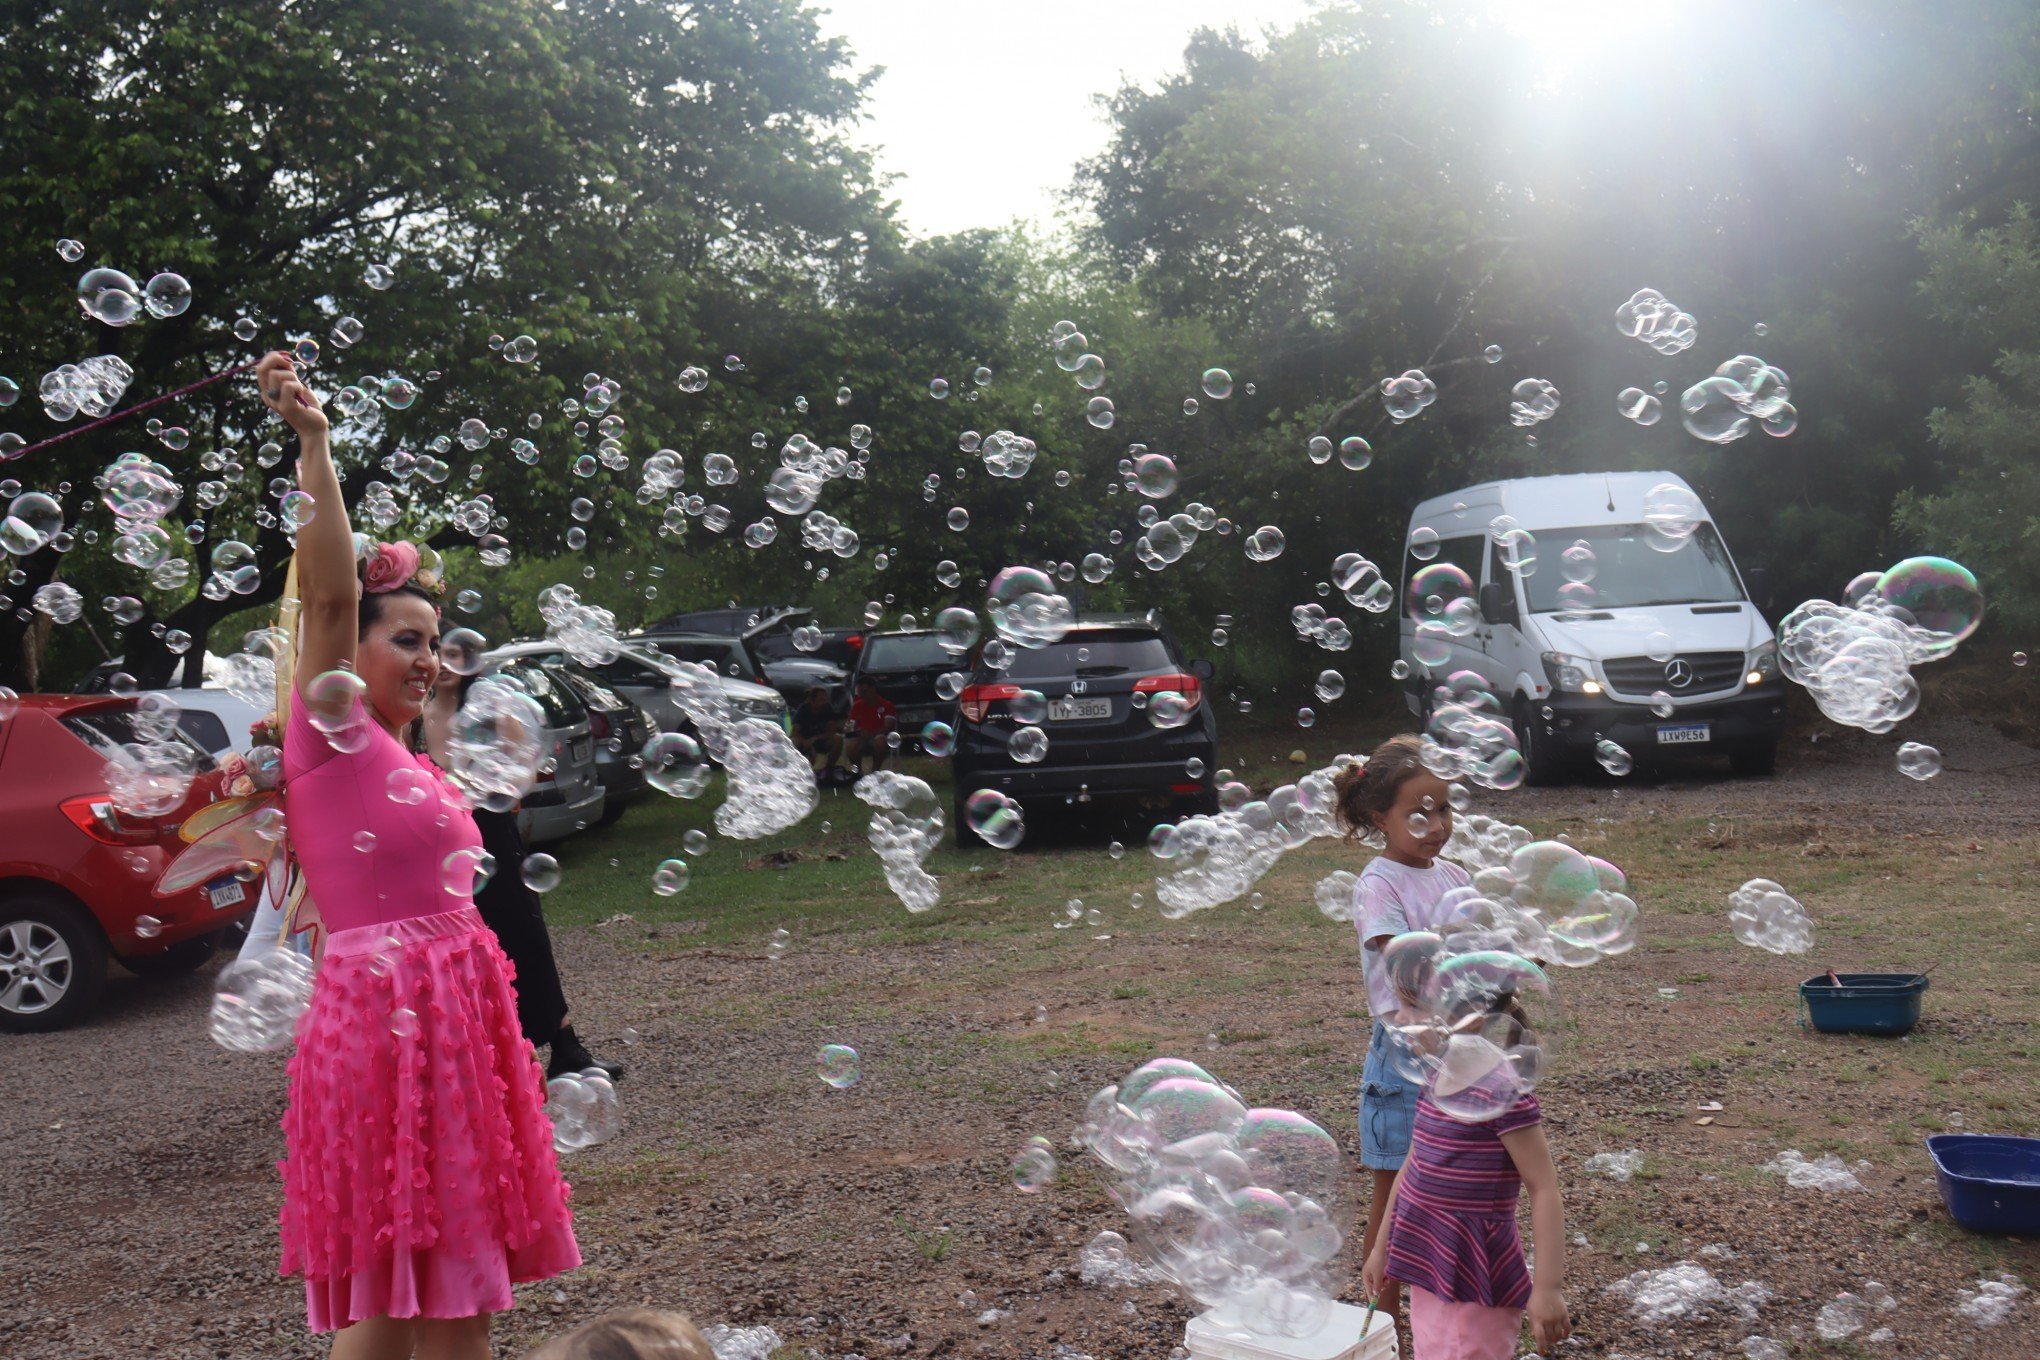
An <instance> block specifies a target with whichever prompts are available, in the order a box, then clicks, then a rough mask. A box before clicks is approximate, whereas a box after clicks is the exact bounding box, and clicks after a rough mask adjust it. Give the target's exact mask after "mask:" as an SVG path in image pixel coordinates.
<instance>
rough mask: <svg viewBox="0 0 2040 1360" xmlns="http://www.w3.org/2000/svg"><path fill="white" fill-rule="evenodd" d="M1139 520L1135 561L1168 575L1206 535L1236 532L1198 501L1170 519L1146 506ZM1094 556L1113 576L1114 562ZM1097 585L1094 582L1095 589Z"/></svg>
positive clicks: (1087, 562)
mask: <svg viewBox="0 0 2040 1360" xmlns="http://www.w3.org/2000/svg"><path fill="white" fill-rule="evenodd" d="M1129 475H1131V474H1129ZM1139 520H1140V523H1141V526H1142V533H1141V536H1140V537H1139V538H1137V539H1135V540H1134V542H1133V555H1134V558H1135V560H1137V561H1138V562H1139V563H1140V564H1141V565H1142V566H1144V567H1146V568H1147V569H1148V570H1149V571H1164V570H1166V569H1167V568H1169V567H1170V566H1172V565H1174V564H1175V563H1177V562H1180V561H1182V560H1183V557H1184V555H1185V554H1186V553H1188V552H1189V551H1190V549H1191V548H1193V547H1195V546H1196V545H1197V540H1198V538H1199V536H1201V535H1203V534H1207V533H1217V534H1219V535H1221V536H1223V535H1225V534H1230V533H1231V532H1232V530H1233V526H1232V521H1230V520H1223V519H1220V518H1219V515H1218V512H1217V511H1216V510H1214V509H1212V508H1211V507H1210V506H1208V505H1204V504H1202V503H1200V502H1197V501H1192V502H1190V504H1188V505H1186V506H1184V507H1183V508H1182V509H1181V510H1179V511H1177V512H1176V513H1175V514H1173V515H1169V516H1166V517H1165V516H1163V515H1162V514H1161V513H1160V512H1159V511H1157V510H1156V509H1155V508H1154V507H1153V506H1151V505H1144V506H1142V507H1141V509H1140V514H1139ZM1092 556H1093V557H1098V558H1099V562H1100V563H1101V564H1102V565H1103V566H1104V567H1105V570H1106V574H1107V575H1109V574H1110V573H1111V559H1110V558H1106V557H1102V556H1101V555H1099V554H1095V553H1094V554H1092ZM1084 562H1085V571H1084V579H1085V580H1087V581H1090V580H1092V578H1091V570H1090V568H1091V566H1092V565H1093V563H1092V561H1091V558H1090V557H1087V558H1085V559H1084ZM1103 579H1104V577H1102V576H1101V577H1099V578H1098V580H1100V581H1101V580H1103ZM1097 583H1098V582H1097V581H1092V584H1093V585H1095V584H1097Z"/></svg>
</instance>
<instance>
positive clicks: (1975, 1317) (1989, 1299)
mask: <svg viewBox="0 0 2040 1360" xmlns="http://www.w3.org/2000/svg"><path fill="white" fill-rule="evenodd" d="M2025 1292H2026V1286H2024V1285H2023V1284H2020V1283H2019V1279H2018V1277H2017V1276H2016V1275H2013V1274H2011V1273H2009V1272H2007V1273H2005V1274H2002V1275H2000V1276H1998V1277H1997V1278H1996V1279H1995V1280H1978V1281H1977V1282H1976V1288H1974V1289H1959V1290H1957V1291H1956V1292H1955V1315H1956V1316H1957V1317H1959V1318H1961V1319H1962V1320H1963V1321H1964V1322H1967V1323H1970V1324H1971V1325H1973V1326H1977V1327H1996V1326H1999V1325H2001V1324H2002V1323H2003V1322H2004V1321H2005V1319H2007V1318H2009V1317H2010V1316H2011V1315H2012V1309H2014V1308H2015V1307H2017V1306H2018V1303H2019V1298H2020V1296H2021V1295H2023V1294H2024V1293H2025Z"/></svg>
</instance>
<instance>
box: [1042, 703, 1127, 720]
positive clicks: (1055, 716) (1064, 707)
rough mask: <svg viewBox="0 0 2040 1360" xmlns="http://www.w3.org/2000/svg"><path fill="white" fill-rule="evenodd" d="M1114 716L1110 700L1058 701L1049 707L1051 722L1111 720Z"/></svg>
mask: <svg viewBox="0 0 2040 1360" xmlns="http://www.w3.org/2000/svg"><path fill="white" fill-rule="evenodd" d="M1111 716H1112V701H1111V700H1110V699H1057V700H1055V701H1053V702H1052V703H1050V704H1049V706H1048V720H1049V721H1050V722H1065V721H1067V720H1069V719H1071V718H1109V717H1111Z"/></svg>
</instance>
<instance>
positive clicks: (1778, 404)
mask: <svg viewBox="0 0 2040 1360" xmlns="http://www.w3.org/2000/svg"><path fill="white" fill-rule="evenodd" d="M1791 397H1792V384H1791V380H1790V379H1788V378H1787V377H1786V376H1785V370H1784V369H1782V368H1778V367H1776V366H1774V365H1771V364H1767V363H1765V362H1764V361H1763V360H1762V359H1759V358H1758V357H1757V356H1756V355H1754V354H1738V355H1736V356H1735V357H1734V358H1733V359H1728V360H1725V361H1723V363H1722V364H1721V366H1720V367H1719V368H1717V369H1715V370H1714V373H1713V375H1712V376H1711V377H1706V378H1702V379H1701V380H1700V381H1699V382H1697V383H1694V384H1693V385H1692V386H1691V387H1689V388H1687V389H1686V390H1685V392H1684V393H1683V394H1681V396H1680V397H1679V418H1680V420H1681V421H1682V422H1683V423H1684V425H1685V427H1686V431H1687V433H1689V434H1691V435H1693V436H1694V437H1695V438H1697V439H1704V440H1706V441H1707V442H1708V443H1710V444H1731V443H1734V442H1735V441H1736V440H1738V439H1741V438H1742V437H1743V436H1744V435H1746V434H1748V433H1749V429H1750V422H1751V421H1752V420H1754V421H1756V422H1757V423H1758V424H1759V425H1761V426H1762V427H1763V430H1764V433H1765V434H1768V435H1771V436H1773V437H1775V438H1779V439H1782V438H1784V437H1785V436H1786V435H1788V434H1791V433H1792V432H1793V431H1794V430H1796V429H1798V428H1799V410H1798V408H1797V407H1795V406H1793V404H1792V401H1791Z"/></svg>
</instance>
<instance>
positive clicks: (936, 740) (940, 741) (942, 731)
mask: <svg viewBox="0 0 2040 1360" xmlns="http://www.w3.org/2000/svg"><path fill="white" fill-rule="evenodd" d="M955 749H956V729H955V728H953V727H951V726H950V725H949V724H948V723H946V722H940V721H937V722H931V723H929V724H928V725H927V726H926V727H923V728H922V729H921V752H922V754H923V755H927V756H932V757H933V758H934V759H936V760H943V759H946V758H947V757H948V756H949V754H950V752H952V751H954V750H955Z"/></svg>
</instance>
